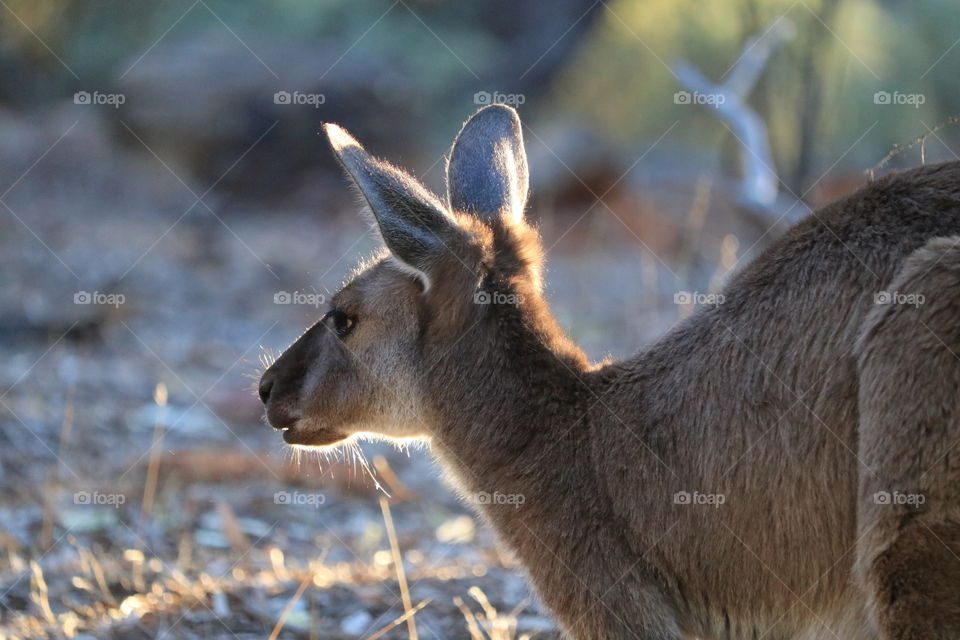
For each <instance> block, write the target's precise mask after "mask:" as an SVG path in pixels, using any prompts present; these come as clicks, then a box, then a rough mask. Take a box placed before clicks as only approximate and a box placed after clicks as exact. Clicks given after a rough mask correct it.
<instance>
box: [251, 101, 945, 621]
mask: <svg viewBox="0 0 960 640" xmlns="http://www.w3.org/2000/svg"><path fill="white" fill-rule="evenodd" d="M325 131H326V134H327V137H328V139H329V141H330V144H331V146H332V148H333V151H334V153H335V154H336V156H337V157H338V158H339V160H340V162H341V163H342V165H343V167H344V168H345V170H346V173H347V174H348V175H349V176H350V178H352V181H353V182H354V183H355V185H356V187H357V188H358V190H359V192H360V193H361V194H362V195H363V198H364V199H365V201H366V204H367V205H368V208H369V210H370V212H371V213H372V220H373V223H374V225H375V227H376V228H377V229H378V230H379V233H380V235H381V237H382V239H383V244H384V249H383V250H382V251H381V252H380V253H378V254H377V255H375V256H374V257H373V259H371V260H369V261H368V262H366V263H364V264H363V265H362V266H361V267H360V268H359V269H358V270H357V271H356V272H355V273H354V274H353V275H352V276H351V277H350V279H349V281H348V282H347V283H346V284H345V285H343V287H342V288H341V289H340V290H339V291H338V292H337V293H336V294H335V295H334V296H333V298H332V300H331V308H330V310H329V312H327V313H326V315H324V316H323V318H322V319H321V320H320V321H319V322H317V323H316V324H315V325H313V326H312V327H310V328H309V329H308V330H307V331H306V332H305V333H304V334H303V335H302V336H301V337H300V338H299V339H298V340H297V341H296V342H294V344H293V345H292V346H290V347H289V348H288V349H287V350H286V351H285V352H284V353H283V354H282V355H281V356H280V357H279V358H278V359H277V360H276V362H275V363H273V365H272V366H271V367H270V368H269V369H268V370H267V371H266V372H265V373H264V374H263V377H262V379H261V381H260V387H259V392H260V397H261V399H262V400H263V402H264V404H265V406H266V415H267V419H268V421H269V423H270V424H271V425H272V426H273V427H275V428H277V429H279V430H281V431H282V437H283V440H284V441H286V442H287V443H289V444H292V445H298V446H306V447H325V446H333V445H336V444H337V443H340V442H341V441H343V440H345V439H348V438H353V437H357V436H358V435H359V434H363V433H373V434H377V435H380V436H387V437H393V438H406V437H418V438H425V439H428V440H429V441H430V443H431V447H432V451H433V452H434V454H435V456H436V457H437V459H438V460H439V462H440V463H441V464H442V466H443V467H444V468H445V470H446V471H447V473H448V475H449V477H450V478H451V481H452V483H453V484H454V486H455V487H456V488H457V489H458V490H459V492H460V493H461V494H462V495H463V496H464V497H465V498H467V499H469V501H470V502H471V504H472V505H474V507H475V508H476V509H477V510H478V511H479V513H480V514H481V515H482V517H483V518H484V519H485V520H486V521H487V522H488V523H489V524H490V525H491V526H492V528H493V529H494V530H495V532H496V534H497V537H498V539H499V541H500V543H501V544H503V545H505V546H506V547H508V548H509V549H511V550H512V551H513V553H514V554H515V555H516V556H517V558H518V559H519V560H520V561H521V563H522V564H523V566H524V567H525V569H526V571H527V573H528V576H529V580H530V581H531V582H532V584H533V586H534V588H535V590H536V592H537V593H538V595H539V597H540V598H541V599H542V601H543V602H544V603H545V604H546V605H547V606H548V607H549V608H550V609H551V611H552V612H553V614H554V615H555V616H556V618H557V619H558V621H559V623H560V625H561V626H562V628H563V629H564V631H565V633H566V634H568V635H569V637H571V638H576V639H604V640H607V639H616V638H639V639H643V640H648V639H649V640H654V639H656V640H661V639H663V640H665V639H674V638H689V637H699V638H730V639H745V638H752V639H758V638H770V639H785V638H791V639H801V638H809V639H812V638H825V637H836V638H844V639H847V638H853V639H859V638H885V639H897V640H907V639H911V640H914V639H924V640H930V639H941V638H957V637H960V450H958V451H954V446H955V445H956V444H957V441H958V439H960V394H958V390H960V163H947V164H941V165H937V166H929V167H920V168H916V169H912V170H909V171H905V172H903V173H897V174H890V175H887V176H885V177H883V178H881V179H878V180H876V181H875V182H872V183H871V184H869V185H867V186H866V187H864V188H862V189H861V190H859V191H858V192H856V193H854V194H853V195H851V196H849V197H846V198H844V199H842V200H840V201H838V202H835V203H833V204H831V205H829V206H827V207H824V208H822V209H820V210H818V211H816V212H814V213H813V214H812V215H810V216H808V217H807V218H806V219H804V220H802V221H800V222H799V223H797V224H796V225H794V226H793V227H792V228H791V229H790V230H789V231H788V232H787V233H786V234H785V235H784V236H783V237H782V238H780V239H779V240H778V241H776V242H775V243H773V244H772V246H770V247H769V248H767V249H766V250H765V251H764V252H763V253H762V254H761V255H759V256H758V257H757V258H756V259H755V260H753V261H752V262H751V263H750V264H748V265H746V266H745V267H743V268H742V269H741V270H740V271H739V273H737V274H736V275H735V276H734V277H732V279H731V280H730V282H729V284H728V286H726V288H725V289H724V290H723V298H722V299H723V302H722V303H719V304H713V305H707V306H703V307H701V308H699V309H698V310H697V311H696V312H695V313H694V314H692V315H691V316H690V317H688V318H686V319H685V320H683V321H681V322H679V323H678V324H677V325H676V326H674V327H673V328H672V329H671V330H670V331H669V332H667V333H666V335H664V336H663V337H662V338H660V339H659V340H658V341H656V342H655V343H653V344H651V345H649V346H646V347H644V348H643V349H641V350H640V351H639V352H638V353H637V354H636V355H634V356H632V357H630V358H627V359H626V360H623V361H619V362H606V363H602V364H592V363H590V362H589V361H588V359H587V358H586V356H585V355H584V354H583V352H582V351H581V350H580V349H579V348H578V347H577V346H576V345H574V344H573V343H572V342H571V341H570V340H569V339H568V338H567V337H566V336H565V335H564V333H563V331H562V330H561V329H560V327H559V326H558V325H557V322H556V321H555V320H554V318H553V316H552V315H551V313H550V310H549V307H548V304H547V301H546V300H545V298H544V295H543V293H542V291H543V262H544V257H543V249H542V246H541V243H540V240H539V237H538V234H537V232H536V231H535V229H534V228H533V227H531V226H530V224H529V223H528V222H527V221H526V220H525V218H524V207H525V203H526V201H527V194H528V169H527V161H526V155H525V151H524V143H523V137H522V130H521V125H520V120H519V118H518V116H517V114H516V112H515V111H514V110H512V109H510V108H509V107H505V106H500V105H492V106H488V107H486V108H483V109H481V110H479V111H478V112H477V113H476V114H474V115H473V116H472V117H471V118H470V119H469V120H468V121H467V122H466V123H465V124H464V126H463V127H462V129H461V131H460V133H459V135H458V136H457V138H456V140H455V142H454V144H453V147H452V149H451V151H450V154H449V157H448V161H447V194H446V197H445V198H441V197H438V196H436V195H434V194H432V193H431V192H430V191H428V190H427V189H426V188H425V187H423V186H421V185H420V184H419V183H418V182H417V181H416V180H415V179H414V178H412V177H411V176H409V175H408V174H406V173H404V172H403V171H401V170H400V169H398V168H396V167H394V166H392V165H390V164H388V163H387V162H384V161H382V160H379V159H376V158H374V157H373V156H371V155H370V154H368V153H367V152H366V151H365V150H364V148H363V147H361V146H360V144H358V143H357V142H356V141H355V140H354V139H353V138H352V137H350V135H349V134H347V133H346V132H345V131H344V130H343V129H341V128H340V127H338V126H337V125H334V124H327V125H325ZM478 496H485V497H486V498H485V499H479V498H478ZM498 496H499V498H498ZM504 496H506V498H504ZM517 496H519V497H521V498H522V499H513V500H511V499H510V497H514V498H516V497H517Z"/></svg>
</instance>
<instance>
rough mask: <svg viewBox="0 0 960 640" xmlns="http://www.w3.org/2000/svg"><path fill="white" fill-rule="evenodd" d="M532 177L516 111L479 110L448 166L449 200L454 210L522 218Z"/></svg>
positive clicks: (499, 107) (497, 107)
mask: <svg viewBox="0 0 960 640" xmlns="http://www.w3.org/2000/svg"><path fill="white" fill-rule="evenodd" d="M528 185H529V174H528V172H527V154H526V152H525V151H524V148H523V132H522V130H521V129H520V118H519V116H517V112H516V111H514V110H513V109H512V108H510V107H508V106H505V105H498V104H495V105H490V106H488V107H484V108H483V109H480V110H479V111H477V112H476V113H475V114H474V115H473V116H472V117H471V118H470V119H469V120H467V122H466V123H465V124H464V125H463V128H462V129H461V130H460V133H459V135H457V139H456V141H455V142H454V143H453V149H452V150H451V152H450V159H449V160H448V162H447V199H448V200H449V203H450V208H451V209H452V210H454V211H461V212H464V213H471V214H473V215H476V216H479V217H506V218H508V219H512V220H520V219H521V218H522V217H523V207H524V206H525V205H526V203H527V191H528Z"/></svg>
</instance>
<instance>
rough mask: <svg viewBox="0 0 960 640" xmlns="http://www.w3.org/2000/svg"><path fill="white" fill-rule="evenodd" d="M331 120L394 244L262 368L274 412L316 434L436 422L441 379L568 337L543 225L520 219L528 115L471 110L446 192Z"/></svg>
mask: <svg viewBox="0 0 960 640" xmlns="http://www.w3.org/2000/svg"><path fill="white" fill-rule="evenodd" d="M325 130H326V134H327V137H328V138H329V140H330V144H331V146H332V147H333V150H334V152H335V153H336V155H337V156H338V158H339V159H340V162H341V163H342V164H343V167H344V168H345V169H346V172H347V173H348V174H349V176H350V177H351V178H352V180H353V182H354V183H355V184H356V186H357V188H358V189H359V191H360V193H361V194H362V195H363V197H364V199H365V200H366V203H367V205H368V206H369V209H370V211H371V212H372V214H373V219H374V222H375V226H376V228H377V229H378V230H379V233H380V236H381V237H382V239H383V243H384V245H385V248H384V250H382V251H381V253H379V254H378V255H376V256H374V258H373V259H372V260H370V261H368V262H367V263H366V264H365V265H362V266H361V267H360V268H359V269H358V270H357V271H356V272H355V273H354V274H353V275H352V277H351V278H350V279H349V280H348V282H347V283H346V284H344V285H343V287H342V288H341V289H340V290H339V291H338V292H337V293H336V294H335V295H334V296H333V297H332V299H331V305H330V310H329V311H328V312H327V313H326V315H324V316H323V317H322V318H321V319H320V320H319V321H318V322H317V323H316V324H315V325H313V326H312V327H310V328H309V329H308V330H307V331H306V332H305V333H304V334H303V335H302V336H301V337H300V338H299V339H298V340H297V341H296V342H294V343H293V345H291V346H290V347H289V348H288V349H287V350H286V351H285V352H284V353H283V354H282V355H281V356H280V358H278V359H277V360H276V362H274V363H273V365H272V366H271V367H270V368H269V369H268V370H267V371H266V372H265V373H264V374H263V377H262V378H261V381H260V389H259V390H260V397H261V399H262V400H263V402H264V404H265V406H266V409H267V419H268V421H269V422H270V424H271V425H272V426H273V427H275V428H277V429H282V430H283V438H284V440H285V441H286V442H288V443H291V444H299V445H307V446H311V445H312V446H323V445H330V444H335V443H337V442H339V441H341V440H344V439H346V438H348V437H350V436H352V435H354V434H357V433H373V434H379V435H384V436H391V437H411V436H424V435H430V429H431V427H430V425H431V424H433V423H434V421H435V419H436V417H437V411H438V407H437V404H436V402H435V399H436V397H437V396H438V394H441V393H442V392H443V391H447V392H449V391H450V389H438V388H437V387H438V386H441V387H442V386H444V385H447V386H449V385H459V386H462V387H466V386H469V385H471V384H473V383H471V382H470V380H475V381H476V384H482V380H481V378H484V377H486V378H489V377H490V376H489V375H485V374H482V373H480V374H478V373H477V369H478V368H479V369H483V370H485V371H488V372H493V373H492V374H491V375H494V376H495V375H497V374H496V369H497V367H498V363H500V364H502V365H505V364H507V363H508V362H509V361H510V360H511V359H515V358H516V357H518V356H519V355H520V352H522V351H528V350H529V349H527V348H526V347H523V346H518V345H517V344H515V343H516V341H517V340H521V339H528V338H529V339H532V341H533V343H534V344H545V343H549V342H551V341H555V340H557V339H562V338H559V332H557V331H555V326H554V325H553V324H552V318H551V317H550V315H549V313H548V312H546V308H545V305H544V303H543V301H542V297H541V293H540V288H541V283H540V268H541V263H542V256H541V254H542V250H541V245H540V242H539V238H538V237H537V234H536V233H535V232H534V231H533V230H532V229H531V228H530V227H528V226H527V224H526V223H525V222H524V219H523V208H524V205H525V203H526V200H527V187H528V177H527V161H526V154H525V151H524V147H523V138H522V133H521V128H520V121H519V118H518V117H517V114H516V112H515V111H514V110H513V109H510V108H509V107H504V106H490V107H487V108H484V109H482V110H480V111H478V112H477V113H476V114H475V115H474V116H473V117H472V118H470V119H469V120H468V121H467V123H466V124H465V125H464V126H463V129H462V130H461V131H460V134H459V135H458V136H457V139H456V141H455V142H454V144H453V148H452V150H451V152H450V156H449V158H448V163H447V198H446V201H443V200H441V199H440V198H438V197H437V196H435V195H433V194H432V193H430V192H429V191H428V190H427V189H426V188H425V187H423V186H422V185H420V184H419V183H418V182H417V181H416V180H415V179H414V178H412V177H411V176H409V175H408V174H406V173H405V172H403V171H401V170H400V169H398V168H396V167H394V166H392V165H390V164H388V163H386V162H384V161H382V160H378V159H376V158H374V157H372V156H371V155H369V154H368V153H367V152H366V151H365V150H364V149H363V147H361V146H360V145H359V144H358V143H357V142H356V141H355V140H354V139H353V138H352V137H350V135H349V134H347V133H346V132H345V131H344V130H343V129H341V128H340V127H338V126H336V125H333V124H328V125H326V127H325ZM531 336H533V337H532V338H531ZM537 336H539V337H537ZM455 347H456V350H455V351H454V348H455ZM465 354H466V355H465ZM441 363H442V366H441ZM438 374H439V375H438ZM469 392H470V389H466V388H464V389H463V393H469ZM447 395H449V393H448V394H447Z"/></svg>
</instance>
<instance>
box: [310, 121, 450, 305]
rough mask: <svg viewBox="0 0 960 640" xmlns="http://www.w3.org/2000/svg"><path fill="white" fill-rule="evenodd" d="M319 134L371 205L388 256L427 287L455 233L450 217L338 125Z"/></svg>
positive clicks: (426, 193) (422, 190)
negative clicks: (388, 250) (433, 270)
mask: <svg viewBox="0 0 960 640" xmlns="http://www.w3.org/2000/svg"><path fill="white" fill-rule="evenodd" d="M324 131H325V132H326V134H327V138H328V139H329V140H330V146H332V147H333V151H334V153H336V154H337V157H338V158H339V159H340V163H341V164H342V165H343V167H344V168H345V169H346V170H347V173H348V174H349V175H350V177H351V178H352V179H353V181H354V183H355V184H356V185H357V187H358V188H359V189H360V192H361V193H362V194H363V197H364V198H365V199H366V201H367V204H368V205H369V206H370V210H371V211H372V212H373V216H374V218H375V219H376V222H377V226H378V227H379V229H380V235H381V236H382V237H383V241H384V243H385V244H386V245H387V248H388V249H390V253H392V254H393V256H394V257H395V258H397V259H398V260H399V261H400V262H401V266H403V267H406V268H408V269H409V270H410V271H411V272H412V273H413V274H414V275H415V276H417V277H419V278H420V279H421V280H422V281H423V284H424V288H429V286H430V271H431V269H432V267H433V265H434V264H436V262H437V261H438V259H439V258H440V257H442V255H443V254H444V253H445V252H446V251H447V245H446V244H445V242H449V241H450V239H451V237H452V235H453V234H456V233H457V232H458V229H459V228H458V227H457V225H456V222H455V221H454V220H453V218H452V216H450V214H448V213H447V211H446V209H445V208H444V206H443V205H442V204H441V203H440V201H439V200H438V199H437V197H436V196H434V195H433V194H432V193H430V191H428V190H427V189H426V187H424V186H423V185H421V184H420V183H419V182H417V181H416V179H414V178H413V177H412V176H410V175H408V174H407V173H405V172H403V171H401V170H400V169H398V168H396V167H394V166H393V165H391V164H389V163H387V162H384V161H382V160H378V159H376V158H374V157H373V156H371V155H370V154H368V153H367V152H366V151H365V150H364V149H363V147H361V146H360V144H359V143H358V142H357V141H356V140H354V139H353V138H352V137H351V136H350V134H348V133H347V132H346V131H344V130H343V129H341V128H340V127H338V126H337V125H335V124H326V125H324Z"/></svg>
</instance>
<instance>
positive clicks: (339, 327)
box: [321, 309, 355, 338]
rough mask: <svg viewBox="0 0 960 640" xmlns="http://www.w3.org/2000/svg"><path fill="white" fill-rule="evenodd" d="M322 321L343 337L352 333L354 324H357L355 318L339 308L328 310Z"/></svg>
mask: <svg viewBox="0 0 960 640" xmlns="http://www.w3.org/2000/svg"><path fill="white" fill-rule="evenodd" d="M321 322H322V323H324V324H325V325H326V326H327V328H328V329H330V330H332V331H334V332H335V333H336V334H337V335H338V336H339V337H341V338H342V337H344V336H345V335H347V334H348V333H350V330H351V329H353V325H354V324H355V323H354V321H353V318H351V317H350V316H348V315H347V314H345V313H344V312H343V311H340V310H339V309H331V310H330V311H328V312H327V315H325V316H323V320H321Z"/></svg>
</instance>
